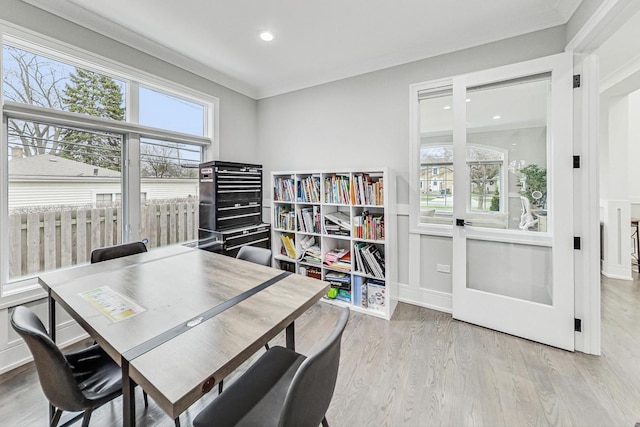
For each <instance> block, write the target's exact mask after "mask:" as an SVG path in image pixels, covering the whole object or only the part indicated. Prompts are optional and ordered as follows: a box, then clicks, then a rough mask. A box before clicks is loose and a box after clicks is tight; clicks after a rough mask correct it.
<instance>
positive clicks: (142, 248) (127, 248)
mask: <svg viewBox="0 0 640 427" xmlns="http://www.w3.org/2000/svg"><path fill="white" fill-rule="evenodd" d="M143 252H147V246H146V245H145V244H144V243H142V242H132V243H124V244H122V245H115V246H107V247H104V248H99V249H94V250H93V251H92V252H91V264H95V263H96V262H101V261H108V260H110V259H115V258H122V257H124V256H129V255H135V254H141V253H143Z"/></svg>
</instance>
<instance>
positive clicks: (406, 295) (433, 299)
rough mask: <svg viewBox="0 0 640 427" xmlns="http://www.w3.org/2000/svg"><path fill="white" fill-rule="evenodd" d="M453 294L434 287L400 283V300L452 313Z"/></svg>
mask: <svg viewBox="0 0 640 427" xmlns="http://www.w3.org/2000/svg"><path fill="white" fill-rule="evenodd" d="M452 298H453V297H452V295H451V294H449V293H446V292H440V291H434V290H432V289H425V288H416V287H413V286H409V285H406V284H404V283H399V284H398V301H399V302H404V303H407V304H412V305H417V306H419V307H424V308H429V309H431V310H437V311H442V312H444V313H449V314H451V312H452Z"/></svg>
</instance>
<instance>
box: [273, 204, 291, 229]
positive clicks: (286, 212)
mask: <svg viewBox="0 0 640 427" xmlns="http://www.w3.org/2000/svg"><path fill="white" fill-rule="evenodd" d="M274 219H275V227H276V228H279V229H282V230H291V231H293V230H295V212H293V211H292V210H291V207H289V206H276V207H275V209H274Z"/></svg>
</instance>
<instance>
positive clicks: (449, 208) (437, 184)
mask: <svg viewBox="0 0 640 427" xmlns="http://www.w3.org/2000/svg"><path fill="white" fill-rule="evenodd" d="M418 97H419V102H420V222H421V223H426V224H428V223H431V224H451V223H452V213H453V144H452V141H453V109H452V89H451V87H445V88H438V89H434V90H428V91H423V92H420V93H419V95H418Z"/></svg>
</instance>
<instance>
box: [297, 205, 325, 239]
mask: <svg viewBox="0 0 640 427" xmlns="http://www.w3.org/2000/svg"><path fill="white" fill-rule="evenodd" d="M298 228H299V229H300V231H302V232H304V233H320V206H309V207H305V208H300V209H299V210H298Z"/></svg>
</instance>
